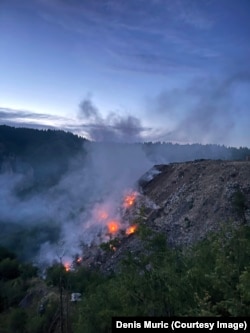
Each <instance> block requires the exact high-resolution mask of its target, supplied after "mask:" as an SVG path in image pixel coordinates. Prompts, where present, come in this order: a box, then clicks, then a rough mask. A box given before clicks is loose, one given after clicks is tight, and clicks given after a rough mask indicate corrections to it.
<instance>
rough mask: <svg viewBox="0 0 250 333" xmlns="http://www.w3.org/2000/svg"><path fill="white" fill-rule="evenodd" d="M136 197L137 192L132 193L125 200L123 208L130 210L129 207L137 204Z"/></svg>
mask: <svg viewBox="0 0 250 333" xmlns="http://www.w3.org/2000/svg"><path fill="white" fill-rule="evenodd" d="M136 197H137V193H136V192H132V193H130V194H128V195H126V196H125V198H124V202H123V207H125V208H129V207H131V206H133V204H134V203H135V199H136Z"/></svg>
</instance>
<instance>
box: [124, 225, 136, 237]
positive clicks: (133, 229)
mask: <svg viewBox="0 0 250 333" xmlns="http://www.w3.org/2000/svg"><path fill="white" fill-rule="evenodd" d="M136 230H137V225H131V226H130V227H128V228H127V229H126V235H131V234H133V233H134V232H135V231H136Z"/></svg>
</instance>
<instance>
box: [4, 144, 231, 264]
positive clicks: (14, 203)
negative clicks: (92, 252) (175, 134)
mask: <svg viewBox="0 0 250 333" xmlns="http://www.w3.org/2000/svg"><path fill="white" fill-rule="evenodd" d="M197 158H222V159H229V158H230V151H229V150H228V149H226V148H225V147H220V146H213V145H210V146H202V145H190V146H189V145H187V146H181V145H172V144H156V145H154V144H121V143H93V142H88V141H86V142H85V143H84V147H83V148H82V152H79V153H78V154H77V155H75V156H74V158H72V159H71V160H70V163H69V165H68V167H67V171H66V172H64V173H62V175H61V176H60V177H59V179H58V181H57V182H55V183H54V184H53V185H51V184H50V183H49V182H48V184H49V185H48V184H47V185H46V186H44V187H42V188H39V187H38V188H36V187H34V186H33V187H32V184H33V183H35V181H36V179H35V177H36V175H35V173H33V172H32V168H31V167H29V166H26V168H19V169H18V168H16V170H17V171H15V172H13V170H11V169H10V168H9V169H8V165H7V167H6V163H5V165H4V164H3V163H2V172H1V174H0V201H1V206H0V222H1V236H0V244H2V245H5V246H7V247H10V248H11V249H12V250H14V251H15V252H16V253H17V254H18V255H19V257H20V258H22V259H24V260H32V261H34V262H35V263H37V264H39V265H44V264H45V265H47V264H50V263H52V262H53V261H58V260H60V258H63V260H68V259H69V258H72V257H73V256H75V255H77V254H78V255H80V254H81V248H82V245H83V244H91V243H93V242H94V243H95V242H97V243H98V242H102V241H105V240H108V236H107V225H108V223H109V221H116V222H117V223H119V224H122V223H126V222H122V220H121V208H122V200H123V198H124V196H125V195H126V194H128V193H130V192H131V191H137V190H138V189H137V181H138V179H139V178H140V177H141V176H142V175H143V174H144V173H146V172H147V171H148V170H149V169H150V168H151V167H152V166H153V165H154V164H160V163H169V162H177V161H185V160H194V159H197ZM19 163H20V164H21V162H19ZM48 165H49V164H46V165H44V166H43V165H40V168H41V169H43V168H48ZM20 170H21V171H20ZM47 174H48V175H49V173H47ZM120 227H122V226H120ZM123 227H124V228H125V227H126V225H124V226H123Z"/></svg>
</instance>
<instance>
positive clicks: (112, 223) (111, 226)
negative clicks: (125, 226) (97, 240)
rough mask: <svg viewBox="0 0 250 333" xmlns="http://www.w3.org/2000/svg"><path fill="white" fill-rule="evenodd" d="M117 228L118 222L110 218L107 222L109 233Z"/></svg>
mask: <svg viewBox="0 0 250 333" xmlns="http://www.w3.org/2000/svg"><path fill="white" fill-rule="evenodd" d="M118 230H119V223H118V222H117V221H116V220H112V221H110V222H109V223H108V231H109V233H110V234H115V233H116V232H117V231H118Z"/></svg>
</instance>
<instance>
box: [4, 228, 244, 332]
mask: <svg viewBox="0 0 250 333" xmlns="http://www.w3.org/2000/svg"><path fill="white" fill-rule="evenodd" d="M138 235H139V237H140V239H141V241H142V242H143V243H144V246H145V249H144V251H143V252H141V253H137V254H136V255H135V254H134V253H131V252H128V253H127V255H126V257H125V258H124V259H123V261H122V262H121V263H120V269H119V270H118V271H119V272H117V273H112V274H110V275H107V274H101V273H100V272H96V271H93V270H92V271H91V270H88V269H86V268H83V267H78V268H77V269H76V270H73V271H70V272H66V271H65V270H64V268H63V267H62V266H61V265H58V264H57V265H54V266H52V267H50V268H49V269H48V270H47V278H46V283H47V288H54V294H55V296H54V298H52V299H51V298H48V299H47V300H46V302H45V303H46V308H45V311H44V313H42V314H39V313H38V312H37V310H36V311H35V312H34V310H32V309H29V308H27V309H26V308H24V309H22V308H19V306H18V304H20V300H21V299H22V298H23V297H24V296H25V295H26V294H27V290H28V285H29V283H28V281H31V280H32V279H31V277H32V276H33V275H34V274H35V271H33V270H32V267H29V269H28V270H27V269H25V272H26V276H25V275H24V269H23V265H22V264H18V262H17V260H16V258H15V257H14V256H13V255H11V254H8V251H6V252H4V251H5V249H1V251H0V258H1V261H0V271H1V272H3V271H4V274H2V273H1V284H0V295H1V302H0V303H1V304H3V306H2V307H1V312H2V314H0V321H1V318H3V322H4V323H5V324H6V325H7V326H6V327H8V328H7V329H6V330H5V331H3V332H15V330H16V327H20V330H21V329H22V332H27V333H29V332H32V333H33V332H37V333H38V332H41V333H42V332H47V331H48V329H49V325H51V323H52V322H53V320H54V318H55V317H56V316H57V318H58V308H59V290H60V287H62V290H63V295H64V296H63V297H64V298H63V302H64V307H65V303H66V300H65V295H66V294H69V293H70V292H80V293H82V295H83V297H82V301H81V302H79V303H77V304H73V305H72V304H71V305H70V310H69V315H68V320H69V321H70V327H71V329H73V331H74V332H76V333H78V332H79V333H80V332H89V333H91V332H100V333H101V332H111V317H112V316H115V315H117V316H118V315H122V316H249V315H250V310H249V309H250V282H249V281H250V227H249V226H241V227H239V228H238V229H233V228H230V227H229V226H227V227H226V228H224V229H223V230H222V231H221V232H220V233H218V234H211V235H210V236H208V237H207V239H205V240H203V241H201V242H200V243H198V244H196V245H195V246H193V247H192V248H188V249H187V248H186V249H185V250H181V249H171V248H169V247H168V246H167V243H166V238H165V236H164V235H162V234H158V233H153V232H152V231H151V232H150V230H149V229H147V228H146V227H141V230H140V229H139V230H138ZM108 244H109V243H108ZM4 253H5V255H4ZM3 267H5V269H4V270H3ZM1 269H2V270H1ZM27 271H29V273H27ZM38 281H39V280H38ZM37 283H38V282H37ZM43 283H44V282H43ZM13 288H14V289H13ZM39 302H41V300H39V299H37V303H36V306H35V308H36V309H37V307H38V305H39ZM33 307H34V306H33ZM24 313H25V314H24ZM21 317H23V318H25V321H24V323H22V325H24V326H20V325H19V324H18V323H19V321H20V318H21ZM65 320H66V319H65ZM20 332H21V331H20Z"/></svg>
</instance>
